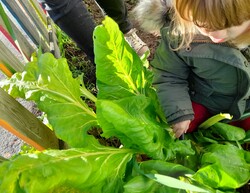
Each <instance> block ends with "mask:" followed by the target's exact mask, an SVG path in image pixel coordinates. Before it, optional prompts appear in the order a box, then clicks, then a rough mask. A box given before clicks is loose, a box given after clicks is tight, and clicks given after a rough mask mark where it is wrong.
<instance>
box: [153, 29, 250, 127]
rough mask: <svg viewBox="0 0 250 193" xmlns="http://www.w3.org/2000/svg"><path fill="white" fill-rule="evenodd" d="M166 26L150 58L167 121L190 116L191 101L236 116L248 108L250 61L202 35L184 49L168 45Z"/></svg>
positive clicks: (247, 110)
mask: <svg viewBox="0 0 250 193" xmlns="http://www.w3.org/2000/svg"><path fill="white" fill-rule="evenodd" d="M167 34H168V28H167V27H165V28H163V29H162V30H161V36H162V39H161V43H160V45H159V47H158V48H157V50H156V52H155V56H154V60H153V61H152V62H151V65H152V66H153V71H154V82H153V84H154V86H155V88H156V90H157V93H158V97H159V100H160V103H161V105H162V107H163V110H164V113H165V115H166V118H167V120H168V122H169V123H170V124H173V123H176V122H179V121H183V120H188V119H193V116H194V113H193V109H192V105H191V101H194V102H196V103H199V104H202V105H204V106H205V107H207V109H208V110H209V111H210V112H211V113H212V114H217V113H230V114H231V115H233V119H234V120H237V119H240V117H242V115H243V114H244V113H246V112H250V100H249V96H250V90H249V86H250V66H249V65H250V64H249V61H247V59H246V57H245V56H244V55H243V54H242V52H241V51H240V50H238V49H236V48H234V47H232V46H230V45H229V44H226V43H225V44H215V43H213V42H211V41H210V40H209V39H208V38H206V37H205V36H200V37H199V38H195V40H194V41H193V42H192V43H191V45H190V47H189V48H187V49H181V50H179V51H173V50H172V49H170V44H169V39H168V37H169V36H168V35H167Z"/></svg>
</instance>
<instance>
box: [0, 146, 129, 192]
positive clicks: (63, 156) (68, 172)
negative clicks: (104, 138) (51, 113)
mask: <svg viewBox="0 0 250 193" xmlns="http://www.w3.org/2000/svg"><path fill="white" fill-rule="evenodd" d="M133 153H134V152H133V151H132V150H128V149H115V148H110V147H92V149H70V150H61V151H60V150H48V151H44V152H43V153H37V154H28V155H22V156H18V157H16V158H14V159H12V160H11V161H6V162H4V163H2V164H0V192H1V193H16V192H18V193H22V192H30V193H48V192H60V193H66V192H79V193H80V192H81V193H82V192H88V193H97V192H99V193H101V192H107V193H109V192H110V193H111V192H112V193H116V192H117V193H120V192H122V186H123V182H122V179H123V177H124V173H125V168H126V164H127V163H128V161H129V160H131V158H132V155H133Z"/></svg>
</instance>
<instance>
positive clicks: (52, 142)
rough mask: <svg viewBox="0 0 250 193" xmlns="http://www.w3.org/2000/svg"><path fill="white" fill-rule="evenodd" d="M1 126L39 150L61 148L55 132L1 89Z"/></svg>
mask: <svg viewBox="0 0 250 193" xmlns="http://www.w3.org/2000/svg"><path fill="white" fill-rule="evenodd" d="M0 126H2V127H3V128H5V129H6V130H8V131H9V132H11V133H13V134H14V135H16V136H17V137H19V138H20V139H22V140H23V141H25V142H26V143H28V144H30V145H31V146H33V147H35V148H36V149H37V150H44V149H48V148H53V149H58V148H59V141H58V139H57V138H56V136H55V134H54V132H53V131H51V130H50V129H49V128H48V127H47V126H46V125H44V124H43V123H42V122H41V121H40V120H39V119H37V118H36V117H35V116H34V115H33V114H32V113H31V112H29V111H28V110H27V109H26V108H25V107H23V106H22V105H21V104H20V103H19V102H17V101H16V100H15V99H14V98H13V97H11V96H10V95H8V94H7V93H6V92H5V91H4V90H3V89H1V88H0Z"/></svg>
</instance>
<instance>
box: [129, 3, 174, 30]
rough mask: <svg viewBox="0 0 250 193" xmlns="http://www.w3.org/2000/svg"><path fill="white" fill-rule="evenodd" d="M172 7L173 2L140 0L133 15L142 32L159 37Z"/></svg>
mask: <svg viewBox="0 0 250 193" xmlns="http://www.w3.org/2000/svg"><path fill="white" fill-rule="evenodd" d="M171 7H172V0H140V1H139V3H138V4H137V5H136V6H135V8H134V9H133V11H132V14H133V16H134V18H135V20H136V23H138V25H139V27H140V28H141V29H142V30H144V31H146V32H148V33H153V34H156V35H159V34H160V29H161V28H162V27H163V26H164V25H165V24H166V21H167V19H169V16H168V12H169V10H170V8H171Z"/></svg>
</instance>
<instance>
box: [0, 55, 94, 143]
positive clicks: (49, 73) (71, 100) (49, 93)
mask: <svg viewBox="0 0 250 193" xmlns="http://www.w3.org/2000/svg"><path fill="white" fill-rule="evenodd" d="M80 85H83V82H82V81H81V79H80V78H79V79H74V78H72V74H71V71H70V70H69V67H68V64H67V62H66V60H65V59H56V58H54V56H53V55H52V54H49V53H46V54H44V55H41V56H40V57H39V59H38V61H36V60H35V61H33V62H31V63H28V64H27V66H26V68H25V71H24V72H22V73H16V74H15V75H13V76H12V77H11V79H9V80H5V81H3V82H2V83H1V86H2V87H3V88H4V89H5V90H6V91H8V93H9V94H11V95H12V96H14V97H22V98H26V99H28V100H34V101H35V102H36V104H37V105H38V107H39V109H40V110H42V111H44V112H45V113H46V114H47V117H48V120H49V122H50V124H51V125H52V127H53V129H54V131H55V133H56V135H57V137H58V138H61V139H63V140H64V141H65V142H67V143H68V144H69V145H70V146H72V147H84V146H85V145H87V144H90V143H93V141H94V140H93V138H94V137H92V136H90V135H87V130H88V129H90V128H91V127H92V126H93V125H97V121H96V115H95V113H94V112H93V110H92V109H90V108H89V107H88V106H87V104H86V103H85V102H84V101H83V100H82V99H81V96H83V95H86V93H87V94H89V91H87V90H86V89H85V88H84V87H80Z"/></svg>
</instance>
